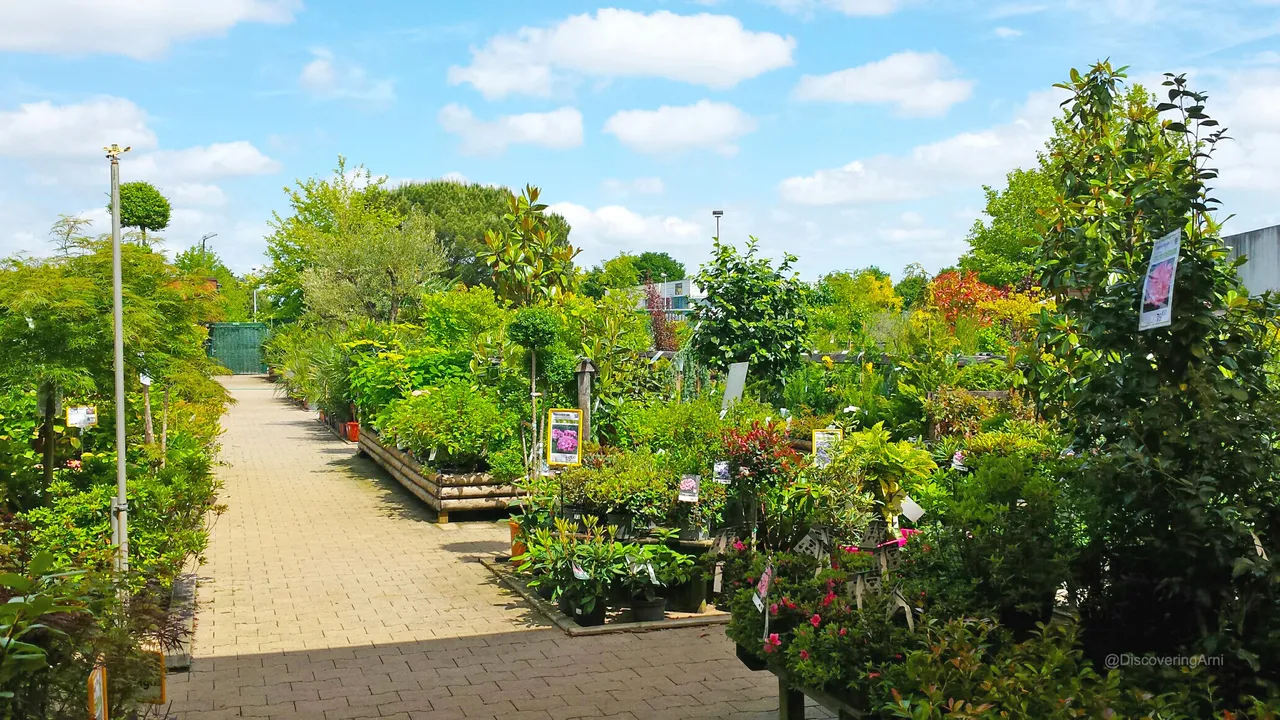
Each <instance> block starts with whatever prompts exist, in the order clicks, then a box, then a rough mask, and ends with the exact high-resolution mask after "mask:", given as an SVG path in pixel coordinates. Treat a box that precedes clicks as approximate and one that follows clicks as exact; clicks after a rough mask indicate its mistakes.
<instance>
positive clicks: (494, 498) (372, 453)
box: [359, 426, 519, 523]
mask: <svg viewBox="0 0 1280 720" xmlns="http://www.w3.org/2000/svg"><path fill="white" fill-rule="evenodd" d="M359 445H360V452H361V454H363V455H367V456H368V457H370V458H372V459H373V461H374V462H376V463H378V464H379V465H381V466H382V467H383V469H385V470H386V471H387V472H388V473H390V474H391V476H392V477H394V478H395V479H396V480H397V481H399V483H400V484H401V485H403V486H404V487H405V489H406V490H408V491H409V492H411V493H413V494H414V495H416V496H417V497H418V499H419V500H421V501H423V502H424V503H426V504H427V505H429V506H430V507H431V509H432V510H435V511H436V521H437V522H440V523H447V522H449V513H450V512H454V511H458V512H463V511H468V510H505V509H507V508H508V507H509V506H510V505H511V503H512V502H513V501H515V500H516V499H517V498H518V497H519V492H518V491H517V490H516V488H514V487H513V486H511V485H503V484H501V483H498V482H495V481H494V479H493V477H492V476H491V475H489V474H488V473H441V472H436V471H434V470H432V469H430V468H427V467H423V465H422V464H421V463H419V462H418V461H417V460H416V459H415V458H414V457H413V456H411V455H410V454H409V453H406V452H402V451H400V450H398V449H397V448H394V447H389V446H388V445H386V444H384V443H383V442H382V440H381V439H380V438H379V437H378V434H377V433H375V432H374V431H373V430H372V429H370V428H367V427H363V426H362V427H361V428H360V441H359Z"/></svg>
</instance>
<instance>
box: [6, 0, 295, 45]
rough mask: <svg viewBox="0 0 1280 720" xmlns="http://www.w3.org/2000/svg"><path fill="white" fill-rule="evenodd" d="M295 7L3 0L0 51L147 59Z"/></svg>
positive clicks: (261, 2) (291, 1)
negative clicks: (180, 44)
mask: <svg viewBox="0 0 1280 720" xmlns="http://www.w3.org/2000/svg"><path fill="white" fill-rule="evenodd" d="M301 8H302V2H301V0H216V1H213V2H210V0H25V1H24V0H9V1H6V2H4V3H0V50H16V51H28V52H43V53H53V54H57V55H85V54H91V53H110V54H120V55H127V56H129V57H134V58H139V59H148V58H154V57H157V56H159V55H161V54H163V53H164V52H165V51H166V50H168V48H169V45H170V44H171V43H173V42H176V41H179V40H184V39H188V38H196V37H208V36H213V35H222V34H224V33H225V32H226V31H227V30H229V29H230V28H231V27H233V26H235V25H238V24H240V23H246V22H257V23H287V22H291V21H292V20H293V16H294V13H296V12H297V11H298V10H300V9H301Z"/></svg>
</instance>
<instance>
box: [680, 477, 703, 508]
mask: <svg viewBox="0 0 1280 720" xmlns="http://www.w3.org/2000/svg"><path fill="white" fill-rule="evenodd" d="M701 481H702V478H700V477H698V476H697V475H684V476H682V477H681V478H680V502H687V503H696V502H698V485H699V484H700V483H701Z"/></svg>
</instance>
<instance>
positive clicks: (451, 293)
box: [414, 285, 509, 348]
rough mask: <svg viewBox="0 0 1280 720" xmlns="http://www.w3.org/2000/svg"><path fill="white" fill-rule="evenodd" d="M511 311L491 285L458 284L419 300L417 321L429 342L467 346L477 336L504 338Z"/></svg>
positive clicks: (443, 345) (442, 345)
mask: <svg viewBox="0 0 1280 720" xmlns="http://www.w3.org/2000/svg"><path fill="white" fill-rule="evenodd" d="M508 319H509V313H508V312H507V310H506V309H505V308H503V306H502V305H501V304H499V303H498V300H497V298H496V296H495V295H494V293H493V290H492V289H490V288H487V287H466V286H463V285H458V286H455V287H453V288H450V289H449V290H448V291H447V292H436V293H428V294H426V295H424V296H423V297H422V299H421V300H420V301H419V302H418V307H417V312H416V317H415V318H414V322H415V323H416V324H417V325H418V326H419V327H420V328H422V334H423V336H424V338H425V339H426V340H427V342H430V343H432V344H434V345H436V346H438V347H449V348H451V347H467V346H470V345H471V344H473V343H474V342H475V341H476V340H477V339H483V338H495V337H497V338H501V337H503V328H504V327H505V326H506V323H507V321H508Z"/></svg>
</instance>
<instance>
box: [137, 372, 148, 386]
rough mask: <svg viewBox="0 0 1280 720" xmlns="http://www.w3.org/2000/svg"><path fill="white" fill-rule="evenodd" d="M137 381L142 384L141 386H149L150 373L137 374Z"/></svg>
mask: <svg viewBox="0 0 1280 720" xmlns="http://www.w3.org/2000/svg"><path fill="white" fill-rule="evenodd" d="M138 382H139V383H141V384H142V387H151V376H150V375H139V376H138Z"/></svg>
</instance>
